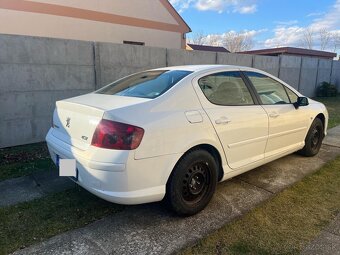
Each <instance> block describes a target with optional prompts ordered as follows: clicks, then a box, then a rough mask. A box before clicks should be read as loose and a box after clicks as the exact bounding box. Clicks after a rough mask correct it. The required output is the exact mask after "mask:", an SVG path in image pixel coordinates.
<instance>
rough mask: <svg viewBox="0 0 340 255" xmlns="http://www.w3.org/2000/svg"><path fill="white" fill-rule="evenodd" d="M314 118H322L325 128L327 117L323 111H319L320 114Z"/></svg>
mask: <svg viewBox="0 0 340 255" xmlns="http://www.w3.org/2000/svg"><path fill="white" fill-rule="evenodd" d="M314 119H320V120H321V122H322V125H323V128H324V129H325V125H326V117H325V115H324V114H323V113H319V114H318V115H316V116H315V118H314Z"/></svg>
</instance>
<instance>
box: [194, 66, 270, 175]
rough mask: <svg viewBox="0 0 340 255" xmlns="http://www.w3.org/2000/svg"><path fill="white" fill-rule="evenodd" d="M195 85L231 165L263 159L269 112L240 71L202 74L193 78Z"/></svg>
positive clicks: (241, 164) (235, 166)
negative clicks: (262, 105) (260, 103)
mask: <svg viewBox="0 0 340 255" xmlns="http://www.w3.org/2000/svg"><path fill="white" fill-rule="evenodd" d="M193 85H194V87H195V90H196V92H197V94H198V97H199V99H200V101H201V104H202V106H203V109H204V110H205V112H206V114H207V115H208V117H209V119H210V121H211V123H212V125H213V126H214V128H215V130H216V133H217V135H218V138H219V140H220V142H221V144H222V146H223V149H224V152H225V155H226V159H227V162H228V165H229V166H230V168H232V169H237V168H240V167H243V166H246V165H249V164H252V163H254V162H258V161H260V160H263V159H264V151H265V146H266V142H267V136H268V116H267V113H266V112H265V110H264V109H263V108H262V107H261V106H260V105H259V104H258V102H257V101H256V100H257V99H256V97H255V96H254V94H251V93H253V92H251V91H250V90H249V88H248V85H247V84H246V83H245V82H244V79H243V78H242V75H241V73H240V71H226V72H217V73H216V72H215V73H210V74H206V75H201V76H199V77H197V78H195V79H194V80H193Z"/></svg>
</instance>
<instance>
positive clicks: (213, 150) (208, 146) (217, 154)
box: [168, 143, 224, 181]
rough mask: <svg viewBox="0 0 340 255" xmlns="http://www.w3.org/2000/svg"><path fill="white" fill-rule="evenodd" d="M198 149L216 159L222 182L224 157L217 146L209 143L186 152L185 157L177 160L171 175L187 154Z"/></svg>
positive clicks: (218, 174)
mask: <svg viewBox="0 0 340 255" xmlns="http://www.w3.org/2000/svg"><path fill="white" fill-rule="evenodd" d="M198 149H201V150H205V151H207V152H209V153H210V154H211V155H212V156H213V158H214V159H215V161H216V163H217V165H218V169H217V176H218V181H220V180H221V179H222V178H223V175H224V170H223V167H222V165H223V164H222V156H221V153H220V152H219V151H218V149H217V148H216V147H215V146H213V145H211V144H208V143H202V144H198V145H195V146H193V147H191V148H190V149H188V150H187V151H186V152H184V153H183V155H182V156H181V157H180V158H179V159H178V160H177V162H176V164H175V166H174V167H173V169H172V171H171V174H172V172H173V170H174V169H175V167H176V166H177V164H178V162H180V160H181V159H182V158H183V157H184V156H185V155H186V154H187V153H189V152H191V151H193V150H198ZM171 174H170V176H171ZM170 176H169V178H168V181H169V179H170Z"/></svg>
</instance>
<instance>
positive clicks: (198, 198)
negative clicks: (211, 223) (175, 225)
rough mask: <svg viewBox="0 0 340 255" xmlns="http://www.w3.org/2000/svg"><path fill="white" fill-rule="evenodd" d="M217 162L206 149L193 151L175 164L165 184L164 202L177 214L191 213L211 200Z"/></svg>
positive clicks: (215, 181) (199, 209)
mask: <svg viewBox="0 0 340 255" xmlns="http://www.w3.org/2000/svg"><path fill="white" fill-rule="evenodd" d="M217 169H218V167H217V163H216V161H215V159H214V157H213V156H212V155H211V154H210V153H209V152H207V151H205V150H200V149H198V150H193V151H190V152H188V153H187V154H186V155H184V156H183V157H182V158H181V159H180V161H179V162H178V163H177V165H176V166H175V168H174V170H173V172H172V174H171V176H170V178H169V181H168V183H167V191H166V198H165V199H166V202H167V203H168V205H169V207H170V208H171V209H172V210H174V211H175V212H176V213H178V214H180V215H193V214H196V213H198V212H199V211H201V210H202V209H204V207H206V205H207V204H208V203H209V201H210V200H211V198H212V196H213V194H214V192H215V188H216V184H217Z"/></svg>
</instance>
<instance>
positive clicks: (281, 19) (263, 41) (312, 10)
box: [170, 0, 340, 51]
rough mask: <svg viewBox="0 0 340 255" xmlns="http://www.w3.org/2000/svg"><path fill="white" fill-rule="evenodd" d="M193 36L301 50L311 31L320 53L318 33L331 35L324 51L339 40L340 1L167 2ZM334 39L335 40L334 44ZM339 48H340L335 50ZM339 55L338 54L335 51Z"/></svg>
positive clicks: (223, 0)
mask: <svg viewBox="0 0 340 255" xmlns="http://www.w3.org/2000/svg"><path fill="white" fill-rule="evenodd" d="M170 2H171V3H172V4H173V6H174V7H175V8H176V9H177V11H178V12H179V13H180V14H181V15H182V17H183V18H184V20H185V21H186V22H187V23H188V25H189V26H190V27H191V29H192V31H193V33H191V34H189V35H188V38H190V37H193V36H195V34H196V33H204V34H205V35H218V36H221V37H222V36H223V33H225V32H229V31H235V32H239V33H248V34H249V35H251V36H252V38H253V40H254V47H255V48H268V47H279V46H300V47H301V46H302V41H303V39H302V37H303V34H304V33H305V31H306V30H307V29H309V30H311V31H313V35H314V48H315V49H319V48H320V43H319V31H320V30H327V31H329V32H330V33H331V34H332V40H330V42H329V43H328V46H327V50H330V51H333V50H334V42H333V41H334V40H335V39H334V38H336V36H334V35H339V37H340V0H285V1H278V0H198V1H194V0H170ZM333 39H334V40H333ZM338 47H339V48H340V45H339V46H338ZM337 51H338V50H337Z"/></svg>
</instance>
